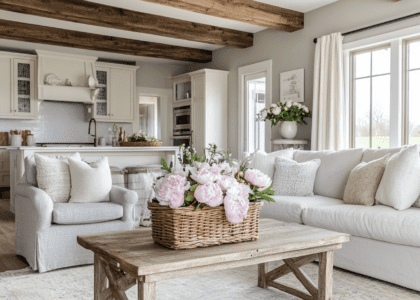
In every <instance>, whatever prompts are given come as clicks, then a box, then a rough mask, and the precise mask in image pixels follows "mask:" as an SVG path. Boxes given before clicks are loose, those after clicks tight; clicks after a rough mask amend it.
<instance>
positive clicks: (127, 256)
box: [77, 219, 351, 276]
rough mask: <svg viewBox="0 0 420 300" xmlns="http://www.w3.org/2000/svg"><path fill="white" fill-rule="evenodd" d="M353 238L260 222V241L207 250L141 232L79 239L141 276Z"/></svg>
mask: <svg viewBox="0 0 420 300" xmlns="http://www.w3.org/2000/svg"><path fill="white" fill-rule="evenodd" d="M350 238H351V236H350V235H349V234H345V233H338V232H334V231H329V230H325V229H320V228H314V227H309V226H305V225H299V224H291V223H284V222H280V221H276V220H271V219H261V220H260V223H259V239H258V240H256V241H251V242H243V243H236V244H224V245H220V246H213V247H208V248H196V249H188V250H171V249H168V248H165V247H163V246H160V245H158V244H156V243H155V242H154V241H153V239H152V235H151V231H140V230H130V231H122V232H113V233H102V234H95V235H85V236H78V237H77V242H78V243H79V244H80V245H81V246H82V247H84V248H86V249H89V250H92V251H93V252H95V253H99V254H101V255H103V256H105V257H108V258H111V259H113V260H115V261H116V262H118V263H119V264H120V265H121V266H124V269H125V270H126V271H128V272H130V273H132V274H133V275H134V274H136V275H138V276H140V275H150V274H158V273H162V272H170V271H177V270H183V269H186V268H194V267H202V266H208V265H212V264H219V263H223V262H232V261H238V260H244V259H249V258H253V257H261V256H268V255H273V254H279V253H285V252H290V251H297V250H304V249H311V248H319V247H323V246H331V245H340V244H342V243H345V242H348V241H350ZM340 247H341V245H340Z"/></svg>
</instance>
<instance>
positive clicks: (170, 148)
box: [5, 146, 179, 152]
mask: <svg viewBox="0 0 420 300" xmlns="http://www.w3.org/2000/svg"><path fill="white" fill-rule="evenodd" d="M5 148H6V149H8V150H10V151H14V150H19V151H39V152H69V151H75V152H78V151H79V152H85V151H89V152H91V151H98V152H115V151H118V152H139V151H143V152H164V151H176V150H179V147H175V146H161V147H111V146H105V147H104V146H103V147H91V146H88V147H28V146H22V147H5Z"/></svg>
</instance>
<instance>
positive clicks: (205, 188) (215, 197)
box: [194, 182, 223, 207]
mask: <svg viewBox="0 0 420 300" xmlns="http://www.w3.org/2000/svg"><path fill="white" fill-rule="evenodd" d="M194 196H195V198H196V199H197V201H198V202H200V203H205V204H207V205H208V206H211V207H216V206H219V205H220V204H222V203H223V192H222V190H221V189H220V187H219V186H218V185H217V184H216V183H212V182H207V183H206V184H203V185H199V186H198V187H197V188H196V189H195V192H194Z"/></svg>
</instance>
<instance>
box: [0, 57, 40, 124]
mask: <svg viewBox="0 0 420 300" xmlns="http://www.w3.org/2000/svg"><path fill="white" fill-rule="evenodd" d="M36 67H37V57H36V56H35V55H25V54H18V53H9V52H0V74H1V78H2V80H1V81H0V90H1V93H0V118H7V119H36V118H37V112H38V105H37V101H36V96H35V84H36V72H35V70H36Z"/></svg>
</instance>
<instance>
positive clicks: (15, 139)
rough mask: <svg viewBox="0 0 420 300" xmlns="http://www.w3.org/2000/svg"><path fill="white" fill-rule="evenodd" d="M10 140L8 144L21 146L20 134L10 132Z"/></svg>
mask: <svg viewBox="0 0 420 300" xmlns="http://www.w3.org/2000/svg"><path fill="white" fill-rule="evenodd" d="M10 137H11V140H10V146H12V147H20V146H22V136H21V135H20V134H12V135H11V136H10Z"/></svg>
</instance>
